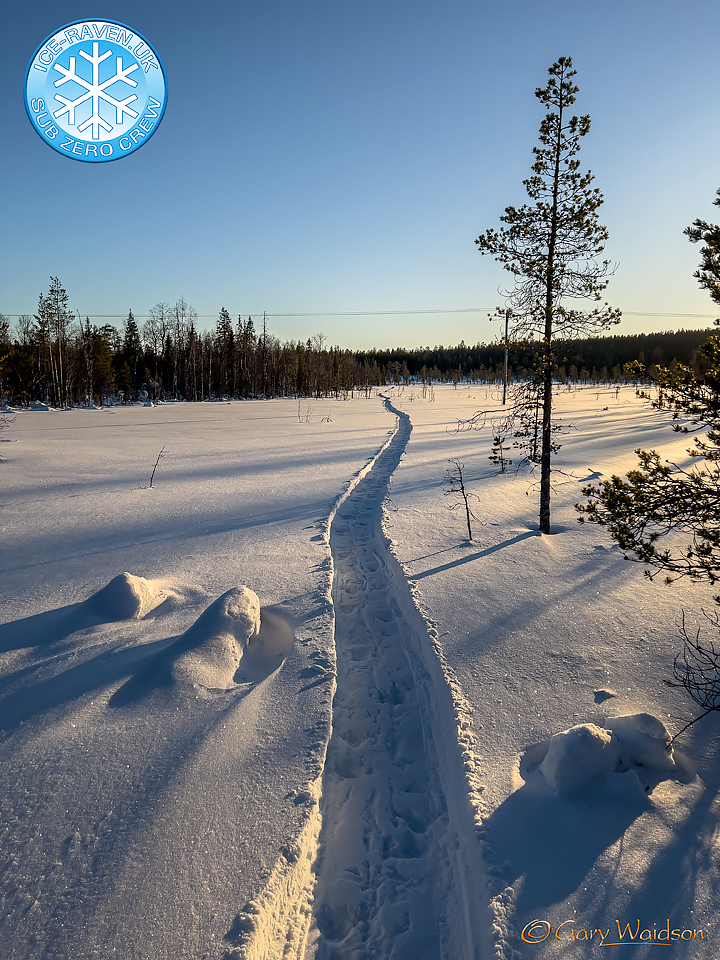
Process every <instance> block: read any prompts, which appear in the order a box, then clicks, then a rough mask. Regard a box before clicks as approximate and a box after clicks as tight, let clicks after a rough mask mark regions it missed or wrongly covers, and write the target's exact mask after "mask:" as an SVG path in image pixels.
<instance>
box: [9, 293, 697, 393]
mask: <svg viewBox="0 0 720 960" xmlns="http://www.w3.org/2000/svg"><path fill="white" fill-rule="evenodd" d="M711 332H712V328H708V329H704V330H679V331H677V332H662V333H643V334H633V335H628V336H618V335H615V336H604V337H592V338H587V339H582V340H567V341H564V342H560V343H557V344H556V354H555V355H556V357H557V362H556V366H555V371H554V373H555V377H556V379H558V380H560V381H561V382H568V381H569V382H581V383H588V382H609V381H612V382H622V381H625V380H628V379H631V378H632V376H633V375H632V374H631V373H630V372H629V371H628V370H627V369H626V368H627V365H628V364H630V363H632V362H633V361H639V362H640V363H642V364H643V365H644V366H646V367H647V368H649V369H650V370H651V369H652V367H653V365H655V366H671V365H672V364H673V362H678V363H683V364H686V365H688V366H691V367H694V368H697V367H698V364H699V363H701V359H699V354H698V348H699V347H700V346H701V344H703V343H704V342H705V341H706V340H707V338H708V336H709V335H710V333H711ZM326 341H327V338H326V337H325V336H324V335H323V334H322V333H318V334H315V335H314V336H313V337H311V338H309V339H307V340H305V341H302V340H297V341H295V340H288V341H281V340H280V339H278V338H277V337H276V336H274V335H273V334H272V333H271V332H270V331H269V330H268V325H267V321H266V319H264V318H260V319H259V321H258V322H257V323H256V322H255V320H253V318H252V317H246V318H243V317H238V318H237V320H235V321H233V319H232V318H231V316H230V314H229V312H228V311H227V310H226V309H225V308H224V307H223V308H222V309H221V310H220V311H219V314H218V319H217V322H216V324H215V326H214V328H213V329H210V330H201V329H199V327H198V322H197V314H196V312H195V310H194V309H193V308H192V307H191V306H189V305H188V304H187V303H186V302H185V300H184V299H182V298H180V299H179V300H177V301H176V303H175V304H174V305H172V306H171V305H169V304H167V303H158V304H156V305H155V306H154V307H152V308H151V310H150V311H149V314H148V316H147V318H145V319H144V320H142V322H140V323H138V321H137V320H136V319H135V317H134V316H133V313H132V311H129V313H128V316H127V318H126V319H125V320H124V322H123V324H122V328H121V329H118V328H117V327H116V326H114V325H113V324H104V325H101V326H98V325H96V324H92V323H91V322H90V319H89V318H85V320H82V319H81V318H80V317H79V316H78V315H77V314H76V313H74V312H73V311H72V310H71V309H70V307H69V297H68V294H67V292H66V290H65V289H64V287H63V286H62V284H61V282H60V280H59V279H58V278H57V277H53V278H51V282H50V286H49V289H48V292H47V294H41V295H40V297H39V300H38V311H37V313H36V314H35V315H32V316H31V315H29V314H26V315H23V316H20V317H19V318H18V319H17V321H16V323H15V324H13V325H11V324H10V322H9V320H8V319H7V318H5V317H3V316H2V315H0V398H2V401H4V402H5V403H8V404H12V405H17V406H28V405H29V404H31V403H32V402H42V403H46V404H48V405H51V406H55V407H65V406H72V405H92V404H95V405H100V404H103V403H118V402H122V403H132V402H136V401H137V400H144V401H147V400H150V401H152V402H159V401H164V400H190V401H198V400H218V399H223V398H228V399H230V398H245V399H250V398H263V397H264V398H270V397H288V396H312V397H322V396H339V395H341V394H349V395H352V394H353V393H355V392H358V391H360V392H362V391H364V392H366V393H369V392H370V391H371V390H372V388H373V387H378V386H381V385H383V384H386V383H409V382H412V381H418V382H425V383H431V382H455V383H459V382H461V381H476V382H490V383H492V382H494V381H495V380H497V379H502V375H503V362H504V344H503V343H502V342H501V341H500V340H498V341H495V342H493V343H477V344H475V345H474V346H468V345H466V344H465V343H464V342H461V343H460V344H458V345H457V346H448V347H445V346H434V347H429V346H428V347H417V348H414V349H403V348H397V349H392V350H365V351H354V350H348V349H343V348H342V347H340V346H330V345H328V344H327V342H326ZM538 350H539V345H538V344H533V343H532V342H526V343H524V344H510V345H509V376H510V378H511V379H514V380H525V379H528V378H531V377H532V376H533V370H534V369H535V367H536V365H537V362H538Z"/></svg>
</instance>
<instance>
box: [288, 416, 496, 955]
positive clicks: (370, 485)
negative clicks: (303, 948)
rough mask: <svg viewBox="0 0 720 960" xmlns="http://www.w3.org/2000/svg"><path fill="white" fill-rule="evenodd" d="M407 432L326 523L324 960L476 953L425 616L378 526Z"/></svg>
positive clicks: (316, 932) (314, 949)
mask: <svg viewBox="0 0 720 960" xmlns="http://www.w3.org/2000/svg"><path fill="white" fill-rule="evenodd" d="M388 408H389V409H390V410H391V411H392V412H393V413H397V411H395V410H394V409H393V408H392V407H390V405H389V404H388ZM410 431H411V426H410V421H409V419H408V417H407V416H406V415H405V414H399V423H398V429H397V431H396V433H395V435H394V437H393V438H392V440H391V441H390V443H389V444H388V445H387V447H386V448H385V449H384V451H383V452H382V453H381V454H380V456H379V457H378V459H377V460H376V462H375V464H374V465H373V467H372V469H371V470H370V472H369V473H368V474H367V476H366V477H365V478H364V479H363V480H361V482H360V483H359V484H358V486H357V487H356V488H355V490H354V491H353V492H352V493H351V494H350V495H349V497H348V498H347V499H346V500H345V502H344V503H343V504H342V505H341V507H340V509H339V510H338V512H337V514H336V516H335V518H334V520H333V523H332V527H331V535H330V545H331V550H332V556H333V562H334V569H335V575H334V581H333V602H334V605H335V617H336V633H335V636H336V652H337V690H336V693H335V698H334V702H333V734H332V738H331V741H330V744H329V747H328V754H327V762H326V768H325V777H324V789H323V805H322V812H323V824H324V826H323V831H322V834H321V838H320V857H319V868H318V880H317V886H316V891H315V909H314V922H313V930H312V932H311V936H310V945H309V947H308V953H307V954H306V956H314V957H316V958H318V960H364V958H369V957H382V958H384V960H436V958H441V957H449V956H455V957H465V956H475V955H476V954H475V950H474V949H473V947H472V946H470V947H468V943H467V941H468V936H467V931H466V930H465V929H464V928H466V927H467V922H465V923H463V922H462V920H461V922H460V924H459V925H458V923H457V922H456V920H457V919H460V918H456V917H455V916H450V914H453V915H454V914H456V913H457V912H458V911H459V912H460V913H461V914H463V913H465V914H467V907H463V906H462V904H463V902H464V901H466V899H467V897H466V895H464V894H463V893H462V892H460V891H458V890H454V889H453V884H454V881H453V873H454V869H453V867H454V864H453V860H454V859H455V858H454V857H453V855H452V854H451V853H449V838H450V837H451V836H453V837H454V832H453V831H452V830H449V829H448V811H447V805H446V802H445V797H444V794H443V789H442V787H441V777H440V772H439V769H438V756H437V749H438V747H437V745H436V743H435V741H434V739H433V733H432V709H431V706H430V703H429V700H430V699H431V698H432V697H433V690H432V683H431V680H430V676H429V674H428V672H427V670H426V668H425V666H424V664H423V662H422V654H421V652H420V644H419V642H418V639H419V638H418V637H417V625H415V627H414V629H415V631H416V632H415V633H413V626H412V625H411V624H410V623H409V622H408V620H406V618H405V617H404V615H403V612H402V610H401V597H400V596H399V594H398V591H404V593H405V594H406V596H407V597H408V598H409V597H410V593H409V588H408V585H407V582H406V581H405V578H404V577H403V576H402V573H401V571H400V568H399V566H398V565H397V563H396V562H394V559H393V558H392V557H391V556H390V555H389V550H388V543H387V540H386V538H385V536H384V534H383V531H382V506H383V501H384V499H385V497H386V494H387V489H388V482H389V479H390V476H391V474H392V473H393V471H394V470H395V469H396V467H397V465H398V463H399V461H400V458H401V456H402V453H403V450H404V449H405V446H406V444H407V441H408V439H409V436H410ZM450 846H451V847H456V846H457V838H456V837H454V839H453V841H452V842H451V843H450ZM478 908H479V904H475V909H476V910H477V909H478ZM458 938H459V939H460V940H462V941H464V943H463V944H462V945H460V944H459V943H458ZM453 945H454V946H455V948H458V947H459V949H454V947H453Z"/></svg>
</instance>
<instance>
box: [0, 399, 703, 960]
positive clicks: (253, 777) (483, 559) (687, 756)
mask: <svg viewBox="0 0 720 960" xmlns="http://www.w3.org/2000/svg"><path fill="white" fill-rule="evenodd" d="M388 396H389V398H390V399H389V402H388V403H387V404H385V403H384V402H383V400H382V399H381V398H377V397H376V398H372V399H355V400H349V401H331V400H324V401H310V402H309V405H308V402H306V401H303V402H302V403H301V405H300V409H299V408H298V404H297V403H296V402H295V401H289V400H288V401H282V400H273V401H269V402H263V401H251V402H233V403H212V404H210V403H207V404H165V405H161V406H158V407H153V408H145V407H129V408H118V407H115V408H109V409H104V410H87V411H81V410H75V411H62V412H56V411H18V416H17V420H16V422H15V424H13V425H12V427H10V428H9V429H8V431H7V432H6V434H5V438H6V439H8V440H12V441H15V442H12V443H3V444H2V446H1V447H0V453H2V455H3V456H4V458H5V460H4V462H2V463H0V471H2V484H3V498H2V500H3V503H2V519H1V523H2V540H1V543H0V549H1V550H2V554H1V560H0V563H1V567H2V581H1V582H2V607H1V608H0V698H1V699H0V756H1V757H2V765H1V766H0V780H1V782H0V813H1V818H0V837H1V839H0V872H1V875H2V888H1V895H2V900H1V901H0V957H1V958H3V960H4V958H8V960H10V958H12V960H21V958H22V960H30V958H32V960H35V958H37V960H40V958H48V960H50V958H57V960H60V958H68V960H70V958H73V960H75V958H88V960H90V958H92V960H99V958H105V957H110V956H115V957H117V956H122V957H123V958H128V960H140V958H148V960H165V958H167V960H177V958H181V957H182V958H188V960H190V958H192V960H201V958H203V960H204V958H207V960H221V958H232V960H258V958H261V957H268V958H270V957H296V958H302V957H304V958H307V960H310V958H311V957H317V958H325V960H330V958H332V960H345V958H348V960H349V958H353V960H356V958H357V960H360V958H364V957H382V958H388V960H431V958H432V960H435V958H440V957H444V958H448V960H455V958H457V960H465V958H477V960H489V958H498V960H503V958H506V960H510V958H512V957H521V958H523V960H524V958H535V957H537V958H539V960H545V958H549V957H560V956H564V955H566V954H569V955H571V956H583V957H584V956H593V955H595V954H596V953H597V952H598V950H599V949H600V946H601V945H602V944H603V942H605V943H606V944H609V943H611V942H621V943H625V944H626V943H628V942H630V940H631V936H630V934H631V933H632V934H634V935H635V937H636V939H635V948H634V955H635V956H638V957H641V958H644V957H646V956H650V955H651V954H652V953H653V952H655V951H656V950H657V946H658V944H659V943H661V942H662V940H663V939H664V937H663V936H662V935H660V934H662V931H663V930H664V928H665V927H666V926H668V930H669V931H670V933H669V934H668V936H670V935H671V933H672V931H673V930H679V931H680V934H682V937H680V934H678V937H680V939H673V940H671V942H670V943H669V944H668V945H666V947H664V948H663V950H664V954H665V955H669V956H672V957H678V958H681V957H683V958H684V957H688V958H690V957H698V958H708V960H709V958H715V957H717V956H718V953H719V949H720V948H719V947H718V943H719V942H720V931H718V930H717V924H716V921H715V918H716V915H717V913H718V908H719V907H720V885H719V883H718V874H717V864H716V856H715V853H716V837H717V835H718V832H719V830H720V824H719V823H718V816H719V814H720V806H719V805H718V802H717V800H716V798H717V797H718V790H719V789H720V767H719V765H718V763H717V759H718V758H717V751H718V734H719V733H720V727H719V726H718V723H717V722H716V718H715V717H709V718H707V719H705V720H703V721H701V723H700V724H699V725H698V726H697V727H694V728H692V729H691V730H690V731H688V732H687V733H686V734H685V735H683V737H682V738H681V740H680V741H679V742H678V749H676V751H675V755H674V759H670V758H668V756H667V754H666V753H665V751H664V746H663V741H662V737H660V739H658V733H661V732H662V730H661V728H660V727H659V726H658V724H657V723H655V724H654V723H653V721H652V719H651V717H654V718H656V720H659V721H662V722H663V723H665V724H666V726H667V727H668V729H669V730H670V731H671V732H674V731H675V730H677V729H679V728H680V727H681V726H682V723H683V720H682V719H678V718H686V719H687V718H689V717H690V716H691V715H692V704H690V702H689V700H688V698H687V696H686V695H685V694H684V693H682V692H680V691H677V690H671V689H669V688H668V687H667V686H666V685H665V683H664V680H665V678H667V677H668V676H670V674H671V669H672V659H673V656H674V655H675V653H676V652H677V651H678V650H679V649H680V645H681V644H680V641H679V640H678V625H679V622H680V617H681V611H682V610H683V609H685V611H686V616H687V619H688V623H689V624H690V625H691V626H694V625H696V624H697V625H700V623H701V620H702V617H701V611H702V609H707V610H710V609H711V606H712V599H711V591H710V590H709V589H707V588H705V587H703V586H698V585H690V584H686V583H678V584H675V585H674V586H672V587H666V586H664V585H662V584H661V583H659V582H654V583H651V582H649V581H647V580H646V579H645V578H644V577H643V571H642V568H641V567H640V566H639V565H637V564H632V563H629V562H628V561H626V560H624V559H623V557H622V555H621V553H620V551H619V550H617V548H615V547H614V546H613V544H612V541H611V540H610V539H609V537H608V536H607V534H606V533H605V531H604V530H603V529H602V528H598V527H595V526H592V525H588V524H585V525H579V524H578V523H577V514H576V512H575V510H574V508H573V504H574V503H575V502H576V501H578V500H580V499H581V488H582V486H583V485H585V483H587V482H591V481H596V480H597V479H598V478H599V477H600V476H601V475H602V474H609V473H611V472H620V473H623V472H625V471H626V470H627V469H629V468H631V467H632V466H634V464H635V457H634V455H633V450H634V449H635V448H636V447H643V448H645V449H649V448H656V449H659V450H661V451H662V452H663V454H664V455H666V456H668V457H670V458H671V459H673V460H675V461H677V462H681V461H682V460H683V459H687V457H686V454H685V453H684V449H685V447H687V446H688V445H689V444H688V438H682V437H681V438H679V439H678V438H677V437H676V436H675V435H674V434H673V433H672V432H671V431H670V428H669V425H668V424H669V421H668V418H667V416H665V415H663V414H660V413H658V412H656V411H653V410H652V409H650V408H649V406H648V405H647V404H646V403H643V402H642V401H640V400H638V399H637V398H636V397H635V394H634V390H632V389H631V388H629V387H628V388H623V389H622V390H621V391H620V392H619V394H617V395H616V391H615V390H614V388H613V389H611V388H606V387H601V388H599V389H598V388H594V387H593V388H584V389H581V390H577V391H575V390H570V391H567V390H564V389H563V390H562V391H560V392H559V393H558V397H557V402H558V411H559V413H560V415H561V417H562V419H563V423H564V424H565V426H566V427H567V428H568V430H567V433H566V434H565V435H564V436H563V437H561V438H560V442H561V443H562V444H563V446H562V449H561V450H560V452H559V454H557V456H556V460H555V462H556V466H557V467H558V468H560V469H561V470H562V473H558V474H557V475H556V480H557V484H556V488H555V495H554V498H553V504H552V525H553V533H552V534H551V535H550V536H540V535H539V534H538V533H537V532H536V513H537V492H536V490H534V489H533V483H534V478H533V476H532V475H531V473H530V472H529V470H528V468H527V467H522V468H520V470H519V471H518V472H517V473H516V472H515V465H513V466H512V467H511V468H510V470H509V472H508V473H505V474H501V473H500V472H499V468H498V467H497V466H496V465H495V464H493V463H491V462H490V460H489V459H488V457H489V453H490V448H491V445H492V432H491V429H490V426H489V423H488V425H486V426H485V427H484V428H483V429H482V430H480V431H464V432H458V431H457V429H456V426H457V422H458V419H464V418H467V417H469V416H470V415H471V414H472V413H474V412H475V411H476V410H480V409H484V410H488V411H491V412H492V411H493V410H497V409H499V402H498V398H497V396H496V394H495V392H494V391H491V390H490V389H489V388H486V387H484V386H483V387H478V386H474V385H473V386H470V387H468V386H467V385H461V386H459V387H458V388H457V389H453V388H452V387H450V386H447V387H446V386H442V387H440V386H436V387H435V399H434V400H432V401H431V400H430V399H429V398H426V399H423V397H422V392H421V390H420V389H418V388H410V387H406V388H405V389H404V390H399V389H395V390H390V391H388ZM298 414H300V415H298ZM163 446H164V447H165V450H164V456H163V458H162V459H161V460H160V462H159V464H158V466H157V471H156V473H155V477H154V480H153V487H152V488H150V487H149V481H150V475H151V472H152V469H153V465H154V464H155V461H156V457H157V455H158V453H159V452H160V449H161V448H162V447H163ZM510 455H511V457H512V456H513V454H512V453H511V454H510ZM455 457H458V458H459V459H460V460H462V461H463V463H464V464H465V469H466V478H467V480H468V487H469V489H470V490H471V491H472V492H474V493H476V494H477V495H478V496H479V497H480V501H479V502H478V503H477V504H476V506H475V510H476V513H477V514H478V516H479V517H480V519H481V520H482V524H477V525H476V529H475V530H474V539H473V541H472V542H468V540H467V532H466V530H465V529H464V524H463V518H462V516H461V514H460V513H459V512H451V511H450V510H449V504H450V502H451V498H448V497H445V496H444V490H445V489H446V487H443V486H442V484H441V481H442V479H443V477H444V474H445V471H446V468H447V466H448V463H447V461H448V459H449V458H455ZM388 537H389V538H390V541H391V542H389V541H388V539H387V538H388ZM123 574H127V575H126V576H123ZM242 587H247V588H248V590H243V589H240V588H242ZM255 595H257V597H256V596H255ZM258 601H259V603H258ZM626 715H634V716H636V717H637V715H649V716H645V717H644V718H643V719H640V720H638V719H635V720H631V721H628V720H622V721H618V720H617V719H613V718H617V717H619V716H626ZM585 723H593V724H596V725H597V727H599V728H601V729H602V730H605V731H607V730H612V731H613V737H612V745H611V746H612V750H614V751H615V753H614V754H613V763H612V765H611V766H608V759H607V758H608V756H609V754H610V753H612V750H605V749H604V746H608V744H610V740H611V737H610V734H602V735H600V736H599V737H596V738H595V739H594V740H593V739H590V740H588V739H587V738H585V739H583V738H582V737H575V738H573V737H566V738H559V739H557V740H556V741H554V744H553V746H552V748H551V749H550V750H549V751H548V743H549V741H550V739H551V738H552V737H553V736H554V735H555V734H558V733H561V732H562V731H564V730H567V729H568V728H570V727H573V726H575V725H578V724H585ZM603 737H605V740H603V739H602V738H603ZM659 745H660V746H659ZM546 754H547V761H546V760H545V757H546ZM599 758H600V759H599ZM541 767H542V769H541ZM616 771H617V772H616ZM595 774H600V775H599V776H594V775H595ZM582 776H586V777H587V778H588V783H587V784H585V785H584V786H580V787H579V789H576V790H574V791H571V790H569V786H571V783H570V781H571V780H572V778H573V777H575V779H576V780H577V779H578V778H581V777H582ZM668 920H669V925H668V923H667V921H668ZM536 921H537V922H536ZM618 923H619V924H620V928H618ZM561 925H562V926H561ZM627 925H629V930H630V933H628V932H627V931H626V930H625V928H626V926H627ZM558 928H559V930H558ZM548 930H550V931H551V932H550V935H549V936H547V938H546V939H541V938H543V937H544V936H545V934H546V933H547V932H548ZM636 930H637V932H636ZM523 931H525V932H524V939H523ZM644 931H649V936H650V942H649V943H648V944H647V945H646V946H643V945H641V944H640V943H639V941H640V939H641V935H642V939H643V940H645V939H647V938H646V936H644V935H643V932H644ZM688 931H689V933H688ZM700 931H702V933H700ZM556 934H557V935H556ZM560 938H566V939H560ZM683 938H684V939H683ZM533 940H535V941H537V942H528V941H533ZM653 940H654V942H653Z"/></svg>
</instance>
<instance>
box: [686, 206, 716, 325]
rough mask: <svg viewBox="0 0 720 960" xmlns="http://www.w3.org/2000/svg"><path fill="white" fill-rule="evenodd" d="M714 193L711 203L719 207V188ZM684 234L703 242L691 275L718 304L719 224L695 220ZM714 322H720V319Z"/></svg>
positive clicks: (691, 239) (695, 241) (693, 241)
mask: <svg viewBox="0 0 720 960" xmlns="http://www.w3.org/2000/svg"><path fill="white" fill-rule="evenodd" d="M716 193H717V196H716V197H715V199H714V200H713V203H714V204H715V206H716V207H720V188H718V190H717V191H716ZM685 236H686V237H688V239H689V240H690V242H691V243H699V242H700V241H701V240H702V241H703V242H704V243H705V246H704V247H702V248H701V250H700V256H701V261H700V266H699V267H698V269H697V270H696V271H695V273H694V274H693V276H694V277H695V279H696V280H697V281H698V282H699V284H700V286H701V288H702V289H703V290H708V291H709V292H710V299H711V300H712V301H713V303H716V304H718V306H720V226H718V225H717V224H716V223H707V222H706V221H705V220H696V221H695V222H694V223H693V225H692V226H691V227H688V228H687V229H686V230H685ZM715 323H716V324H720V320H716V321H715Z"/></svg>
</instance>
